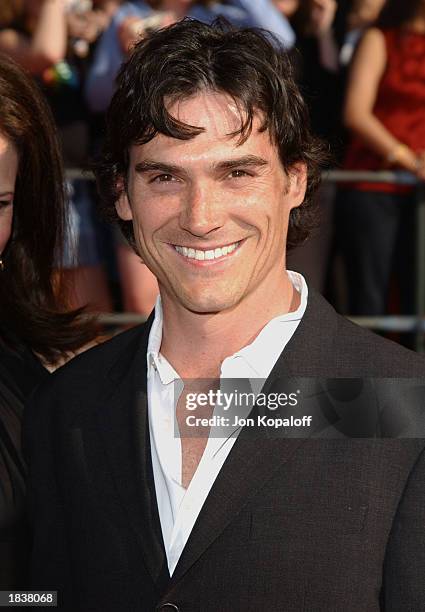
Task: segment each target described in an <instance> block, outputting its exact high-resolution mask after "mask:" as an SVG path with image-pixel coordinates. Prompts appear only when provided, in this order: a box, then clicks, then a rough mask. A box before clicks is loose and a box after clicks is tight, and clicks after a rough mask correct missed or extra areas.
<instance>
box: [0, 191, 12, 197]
mask: <svg viewBox="0 0 425 612" xmlns="http://www.w3.org/2000/svg"><path fill="white" fill-rule="evenodd" d="M5 196H13V191H3V192H0V198H4V197H5Z"/></svg>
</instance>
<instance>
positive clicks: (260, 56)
mask: <svg viewBox="0 0 425 612" xmlns="http://www.w3.org/2000/svg"><path fill="white" fill-rule="evenodd" d="M202 90H211V91H216V92H221V93H225V94H227V95H229V96H231V97H232V98H233V100H234V101H235V103H236V105H237V106H238V108H239V109H240V111H241V125H240V129H239V130H238V131H237V132H236V133H235V135H239V137H240V142H241V143H242V142H244V140H245V139H246V138H248V136H249V134H250V132H251V130H252V124H253V119H254V115H255V113H258V112H260V113H261V116H262V119H263V124H262V127H261V130H262V131H264V130H268V132H269V134H270V136H271V139H272V141H273V142H274V143H275V144H276V146H277V148H278V151H279V155H280V160H281V162H282V165H283V168H284V169H285V171H286V172H288V171H289V169H290V168H291V166H292V165H293V164H295V163H296V162H304V163H305V164H306V166H307V170H308V178H307V192H306V196H305V199H304V202H303V204H302V205H301V206H300V207H298V208H294V209H293V210H292V211H291V216H290V220H289V230H288V239H287V248H292V247H294V246H296V245H298V244H300V243H301V242H304V240H306V238H307V237H308V236H309V234H310V232H311V229H312V228H313V227H315V226H316V225H317V212H316V210H315V207H314V198H313V195H314V192H315V191H316V189H317V187H318V185H319V183H320V174H321V168H322V165H323V164H324V163H325V160H326V158H327V155H326V154H325V150H324V147H323V145H322V143H321V142H320V141H319V140H318V139H317V138H315V137H314V136H313V135H312V133H311V131H310V122H309V116H308V111H307V108H306V105H305V103H304V101H303V99H302V97H301V94H300V92H299V90H298V87H297V85H296V84H295V81H294V78H293V71H292V66H291V63H290V60H289V59H288V56H287V54H286V53H285V52H284V50H283V48H282V47H281V46H280V44H279V43H278V41H277V40H276V39H275V38H274V37H273V36H272V34H270V33H269V32H266V31H261V30H258V29H253V28H246V29H240V30H238V29H235V28H233V27H232V26H231V25H230V24H229V23H228V22H226V21H225V20H223V19H218V20H216V21H215V22H214V23H213V24H212V25H207V24H204V23H201V22H199V21H196V20H192V19H184V20H182V21H180V22H178V23H176V24H174V25H172V26H170V27H168V28H164V29H162V30H159V31H157V32H156V33H154V34H152V35H151V36H150V37H148V38H146V39H144V40H141V41H140V42H138V44H137V45H136V46H135V47H134V50H133V53H132V55H131V57H130V58H129V60H128V61H127V62H126V63H125V64H124V65H123V67H122V69H121V71H120V73H119V75H118V78H117V89H116V92H115V94H114V96H113V98H112V101H111V104H110V106H109V109H108V113H107V137H106V141H105V146H104V149H103V153H102V155H101V156H100V157H99V159H98V160H97V161H96V162H95V163H94V171H95V174H96V178H97V184H98V189H99V193H100V196H101V206H102V209H103V212H104V213H105V214H106V216H107V217H108V218H109V219H110V220H114V221H118V222H119V224H120V226H121V229H122V231H123V233H124V235H125V236H126V238H127V239H128V241H129V242H130V243H131V244H132V245H133V246H134V234H133V229H132V224H131V222H130V221H122V220H120V219H119V218H118V215H117V214H116V211H115V203H116V201H117V200H118V197H119V194H120V189H123V188H124V186H123V184H124V182H125V181H123V178H125V176H126V173H127V170H128V161H129V155H128V153H129V148H130V147H131V146H132V145H133V144H145V143H147V142H149V141H150V140H152V139H153V138H154V137H155V135H156V134H158V133H161V134H164V135H166V136H170V137H172V138H179V139H181V140H186V139H190V138H193V137H195V136H196V135H197V134H200V133H201V132H202V131H203V128H202V127H194V126H191V125H186V124H184V123H182V122H180V121H178V120H177V119H176V118H175V117H172V116H171V115H170V114H169V113H168V111H167V106H170V105H172V104H173V103H174V102H177V101H179V100H182V99H186V98H188V97H190V96H193V95H196V93H198V92H199V91H202Z"/></svg>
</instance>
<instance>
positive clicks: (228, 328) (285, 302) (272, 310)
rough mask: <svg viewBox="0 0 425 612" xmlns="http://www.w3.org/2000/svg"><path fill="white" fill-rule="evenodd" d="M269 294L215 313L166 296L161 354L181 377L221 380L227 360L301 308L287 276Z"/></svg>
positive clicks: (251, 298)
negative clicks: (275, 322) (281, 317)
mask: <svg viewBox="0 0 425 612" xmlns="http://www.w3.org/2000/svg"><path fill="white" fill-rule="evenodd" d="M269 293H270V295H267V294H266V293H262V296H261V297H262V299H261V300H259V299H258V297H257V295H256V294H255V293H253V294H250V295H249V296H246V297H245V299H244V300H243V302H241V303H240V304H238V305H237V306H235V307H234V308H232V309H229V310H226V311H222V312H219V313H214V314H199V313H194V312H191V311H189V310H187V309H184V308H182V307H179V306H177V305H176V304H175V303H173V302H172V301H171V300H168V299H167V297H166V296H164V298H165V299H163V301H162V306H163V314H164V321H163V333H162V344H161V353H162V354H163V355H164V357H166V359H167V360H168V361H169V362H170V363H171V365H172V366H173V367H174V369H175V370H176V371H177V372H178V374H179V375H180V376H181V377H182V378H218V377H219V376H220V367H221V364H222V362H223V360H224V359H225V358H226V357H228V356H230V355H233V354H234V353H236V352H237V351H238V350H240V349H241V348H243V347H244V346H247V345H248V344H250V343H251V342H253V341H254V340H255V338H256V337H257V336H258V334H259V333H260V331H261V330H262V329H263V328H264V326H265V325H266V324H267V323H268V322H269V321H271V319H273V318H274V317H276V316H278V315H280V314H286V313H288V312H292V311H295V310H296V309H297V308H298V306H299V303H300V295H299V293H298V292H297V291H296V290H295V289H294V287H293V285H292V283H291V280H290V279H289V276H288V275H287V273H284V274H282V277H281V282H280V285H279V286H276V285H274V288H273V290H271V291H270V292H269ZM265 298H266V299H265Z"/></svg>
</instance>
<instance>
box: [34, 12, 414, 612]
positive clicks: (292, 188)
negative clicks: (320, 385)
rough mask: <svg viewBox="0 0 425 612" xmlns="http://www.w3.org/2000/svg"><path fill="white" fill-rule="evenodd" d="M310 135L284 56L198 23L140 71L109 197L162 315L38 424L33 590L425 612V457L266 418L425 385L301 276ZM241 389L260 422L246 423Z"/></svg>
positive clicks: (103, 164)
mask: <svg viewBox="0 0 425 612" xmlns="http://www.w3.org/2000/svg"><path fill="white" fill-rule="evenodd" d="M308 125H309V124H308V117H307V115H306V110H305V106H304V103H303V101H302V98H301V96H300V94H299V92H298V90H297V88H296V86H295V84H294V82H293V79H292V72H291V67H290V65H289V63H288V60H287V59H286V57H285V55H284V54H283V53H282V52H281V51H280V50H279V49H278V48H277V46H276V44H275V42H272V41H271V39H270V38H269V36H268V35H266V34H264V33H259V32H256V31H253V30H242V31H236V30H232V29H229V28H228V27H227V26H225V25H221V24H215V25H213V26H207V25H203V24H201V23H198V22H196V21H184V22H181V23H178V24H176V25H174V26H172V27H170V28H168V29H165V30H162V31H160V32H158V33H156V34H154V35H152V37H151V38H149V39H146V40H145V41H142V42H140V43H139V44H138V45H137V46H136V48H135V50H134V52H133V54H132V56H131V58H130V59H129V61H128V62H127V63H126V64H125V65H124V67H123V69H122V71H121V73H120V76H119V79H118V86H117V91H116V94H115V96H114V98H113V101H112V103H111V107H110V109H109V115H108V139H107V143H106V147H105V152H104V155H103V158H102V159H101V160H100V162H99V165H98V170H97V174H98V185H99V188H100V191H101V195H102V198H103V203H104V207H105V209H106V210H107V211H108V212H109V214H110V215H111V216H112V217H113V218H114V219H115V220H117V221H118V222H119V223H120V225H121V228H122V230H123V232H124V233H125V235H126V237H127V239H128V240H129V242H130V244H132V246H133V247H134V249H135V250H136V252H137V253H138V254H139V256H140V257H141V259H142V260H143V261H144V262H145V264H146V265H147V266H148V267H149V268H150V270H151V271H152V272H153V273H154V274H155V275H156V276H157V278H158V284H159V287H160V298H159V299H158V301H157V304H156V307H155V311H154V312H153V313H152V315H151V317H150V318H149V320H148V321H147V323H146V324H145V325H143V326H140V327H137V328H134V329H132V330H130V331H127V332H125V333H124V334H121V335H119V336H117V337H116V338H114V339H113V340H111V341H110V342H107V343H105V344H104V345H102V346H100V347H97V348H95V349H93V350H91V351H89V352H87V353H85V354H84V355H82V356H80V357H78V358H76V359H75V360H74V361H73V362H72V363H70V364H69V365H67V366H66V367H65V368H63V369H61V371H59V372H57V374H55V375H54V377H52V380H51V381H50V382H49V384H47V385H45V386H44V387H43V388H42V389H41V390H40V391H39V393H38V394H37V395H36V396H35V398H34V399H33V402H32V404H31V405H30V406H29V407H28V411H27V423H26V448H27V453H28V462H29V472H30V475H29V490H30V499H31V508H32V517H33V524H34V530H35V537H34V551H33V586H34V588H37V589H54V590H58V598H59V604H60V607H61V609H66V610H70V611H71V610H72V611H73V612H75V611H82V612H87V611H88V610H90V611H95V610H98V611H99V612H100V611H101V612H106V611H111V612H117V611H118V610H123V611H124V610H126V611H127V610H128V611H131V612H133V611H140V612H145V611H148V610H149V611H150V610H169V611H171V610H181V611H185V612H195V610H196V611H202V612H204V611H211V612H217V611H218V610H219V611H220V612H225V611H229V612H234V611H238V610H244V611H252V612H254V611H255V612H259V611H261V612H262V611H263V610H268V611H271V610H285V611H300V610H318V611H321V610H323V611H324V612H328V611H329V610H338V611H339V610H341V611H342V610H344V612H347V611H352V612H358V611H359V610H362V611H367V612H369V611H377V610H381V609H382V610H384V609H385V610H386V611H388V610H392V611H396V610H402V609H406V610H409V611H416V610H418V611H419V610H423V608H424V605H425V581H424V580H423V572H424V568H425V547H424V534H423V525H424V524H425V487H424V486H423V479H424V475H425V465H424V464H425V462H424V455H423V448H424V442H423V440H401V439H399V440H375V439H360V440H351V439H349V438H348V437H347V436H346V435H344V434H343V432H342V429H341V428H340V429H339V430H338V432H337V434H338V435H337V436H336V437H337V439H335V436H329V435H319V437H317V436H316V437H315V436H314V435H312V434H313V433H314V431H315V432H316V434H317V432H319V433H320V430H317V428H316V430H314V428H313V427H311V428H310V430H309V431H308V432H307V431H306V430H307V428H309V426H310V423H311V422H312V420H313V422H314V418H315V416H316V415H315V414H314V415H313V416H312V415H307V414H304V415H303V414H302V413H301V412H299V413H294V414H291V418H290V419H289V418H288V419H284V418H281V417H279V418H278V419H275V420H273V419H270V418H268V417H269V416H270V413H268V414H265V415H263V416H261V418H260V413H259V397H260V395H262V396H264V397H267V393H268V391H269V390H270V389H271V388H273V389H274V392H273V393H270V397H272V399H273V402H274V408H270V410H275V408H276V406H278V405H279V407H284V408H283V410H286V408H288V406H289V407H291V406H294V405H297V402H298V399H297V397H298V396H297V394H298V393H299V389H298V390H297V389H296V388H295V389H294V390H293V392H291V393H289V389H288V390H287V391H288V393H276V388H275V387H273V385H274V383H275V382H276V381H279V380H281V379H282V378H286V379H289V378H291V377H310V379H311V378H312V379H313V380H314V379H315V378H317V377H322V378H326V379H329V378H349V377H355V378H357V379H363V378H365V377H387V378H389V377H409V376H413V377H423V376H424V374H425V366H424V362H423V359H422V358H420V357H419V356H416V355H414V354H413V353H410V352H409V351H406V350H404V349H402V348H400V347H397V346H396V345H394V344H391V343H389V342H387V341H385V340H382V339H380V338H378V337H376V336H374V335H372V334H370V333H369V332H366V331H364V330H362V329H360V328H357V327H356V326H354V325H352V324H351V323H349V322H347V321H345V320H344V319H343V318H342V317H340V316H338V315H337V314H336V313H335V312H334V310H333V309H332V308H331V307H330V306H329V305H328V304H327V303H326V302H325V301H324V300H323V298H321V297H320V296H319V295H317V294H316V293H315V292H314V291H312V290H309V289H308V288H307V285H306V282H305V280H304V279H303V278H302V277H301V276H300V275H299V274H297V273H295V272H288V271H287V270H286V265H285V262H286V251H287V248H289V247H292V246H295V245H296V244H297V243H299V242H301V241H303V240H304V239H305V238H306V237H307V236H308V233H309V231H310V229H311V224H312V221H314V208H313V205H312V196H313V193H314V190H315V188H316V187H317V184H318V180H319V179H318V177H319V167H320V161H321V155H322V153H321V147H320V145H319V143H318V142H317V141H316V140H315V139H314V138H313V137H312V136H311V134H310V132H309V127H308ZM255 380H257V381H258V380H262V383H261V384H260V385H259V386H258V388H257V390H256V392H254V391H253V388H255ZM211 381H212V382H211ZM229 381H231V387H230V389H231V392H228V391H226V384H227V385H228V384H229ZM236 381H239V382H238V385H239V386H238V388H237V390H238V392H239V391H241V396H242V392H243V395H244V396H246V397H248V396H252V395H254V398H256V399H255V401H256V404H255V406H252V405H251V406H250V407H248V408H246V407H245V408H246V410H245V412H244V410H243V409H242V407H241V405H240V404H239V405H238V406H239V408H240V410H239V408H238V410H239V412H238V413H237V414H236V417H237V418H236V419H233V418H232V419H230V418H229V416H228V414H227V413H226V408H225V409H224V412H223V413H221V414H219V413H218V412H217V408H218V407H219V404H220V398H224V401H225V402H228V401H229V398H230V399H231V402H234V401H235V399H234V398H235V394H236V391H233V390H232V389H234V386H233V383H235V384H236ZM211 387H212V388H211ZM260 389H261V394H259V393H258V391H259V390H260ZM211 397H214V398H215V399H214V402H213V403H211V402H210V403H209V402H208V398H211ZM196 398H197V401H195V400H196ZM334 399H335V405H336V404H337V400H338V397H337V395H335V396H334ZM231 402H230V403H231ZM225 405H226V406H227V405H228V404H227V403H226V404H225ZM194 406H195V407H196V411H195V412H193V413H192V412H189V415H190V418H188V410H189V411H192V410H193V408H194ZM197 406H198V407H197ZM326 407H327V408H329V405H327V406H326ZM366 408H367V405H366ZM233 416H235V415H233ZM256 417H259V418H257V419H256ZM301 417H302V418H301ZM255 421H257V423H259V424H263V423H266V424H267V423H269V422H270V423H271V425H270V427H273V428H277V426H279V427H280V426H281V425H282V426H285V427H286V428H287V429H286V430H285V433H284V435H283V436H282V435H280V436H275V435H272V434H270V432H268V431H267V427H262V428H261V427H259V428H258V431H257V430H256V431H254V430H253V429H250V426H251V424H253V423H254V422H255ZM286 421H287V422H288V423H290V424H291V426H292V424H293V425H294V427H299V428H305V431H306V433H304V434H303V435H301V436H293V435H291V433H290V432H288V426H287V425H286V424H285V423H286ZM297 421H298V422H299V423H298V425H297ZM192 423H195V424H199V427H201V429H199V428H197V429H195V431H193V430H191V429H190V428H191V427H192ZM197 427H198V425H197ZM202 428H203V429H202ZM326 431H328V430H326ZM322 433H323V432H322ZM325 433H326V432H325ZM360 437H362V436H360ZM363 437H364V436H363Z"/></svg>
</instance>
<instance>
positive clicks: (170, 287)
mask: <svg viewBox="0 0 425 612" xmlns="http://www.w3.org/2000/svg"><path fill="white" fill-rule="evenodd" d="M169 111H170V112H171V113H172V115H173V116H175V117H177V118H178V119H179V120H181V121H183V122H185V123H188V124H190V125H194V126H202V127H203V128H204V129H205V132H202V133H201V134H199V135H198V136H195V137H194V138H192V139H190V140H186V141H185V140H178V139H175V138H169V137H167V136H164V135H162V134H159V135H157V136H156V137H155V138H154V139H153V140H151V141H150V142H149V143H147V144H144V145H138V146H133V147H132V148H131V150H130V166H129V171H128V177H127V191H126V192H123V194H122V195H121V197H120V199H119V201H118V202H117V211H118V214H119V215H120V217H121V218H122V219H124V220H130V219H132V220H133V227H134V234H135V240H136V245H137V250H138V252H139V254H140V256H141V258H142V259H143V261H144V262H145V263H146V265H147V266H148V267H149V268H150V269H151V270H152V272H153V273H154V274H155V275H156V276H157V278H158V283H159V286H160V290H161V295H162V298H163V300H164V301H166V300H170V301H171V302H173V303H174V304H175V305H177V304H178V305H180V306H182V307H183V308H185V309H188V310H190V311H193V312H200V313H212V312H221V311H224V310H227V309H231V308H234V307H235V306H236V305H238V304H239V303H240V302H241V301H243V300H244V299H245V298H246V297H247V296H248V295H252V294H255V298H256V300H257V301H256V303H257V305H258V306H259V307H261V303H262V301H263V302H264V300H268V299H269V296H270V295H273V292H275V291H276V289H275V288H276V287H277V286H279V284H280V283H281V279H282V276H283V274H284V266H285V246H286V234H287V229H288V219H289V213H290V211H291V209H292V208H293V207H295V206H298V205H299V204H300V203H301V202H302V200H303V197H304V192H305V177H306V172H305V166H304V165H303V164H296V165H295V166H294V167H293V168H292V169H291V172H290V173H289V174H288V175H286V173H285V171H284V170H283V167H282V165H281V162H280V160H279V156H278V151H277V149H276V147H275V145H274V144H272V143H271V141H270V138H269V135H268V133H267V132H259V131H258V128H259V126H260V125H261V118H259V117H256V118H255V121H254V125H253V130H252V133H251V135H250V136H249V138H248V139H247V140H246V141H245V142H244V143H243V144H242V145H240V146H239V145H238V136H236V137H230V136H229V133H231V132H234V131H235V130H237V129H238V128H239V126H240V115H239V113H238V111H237V109H236V108H235V105H234V103H233V101H232V100H231V98H229V97H227V96H226V95H224V94H218V93H211V92H205V93H200V94H198V95H196V96H194V97H191V98H189V99H187V100H184V101H182V102H180V103H177V104H176V105H175V106H172V107H171V108H170V109H169Z"/></svg>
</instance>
